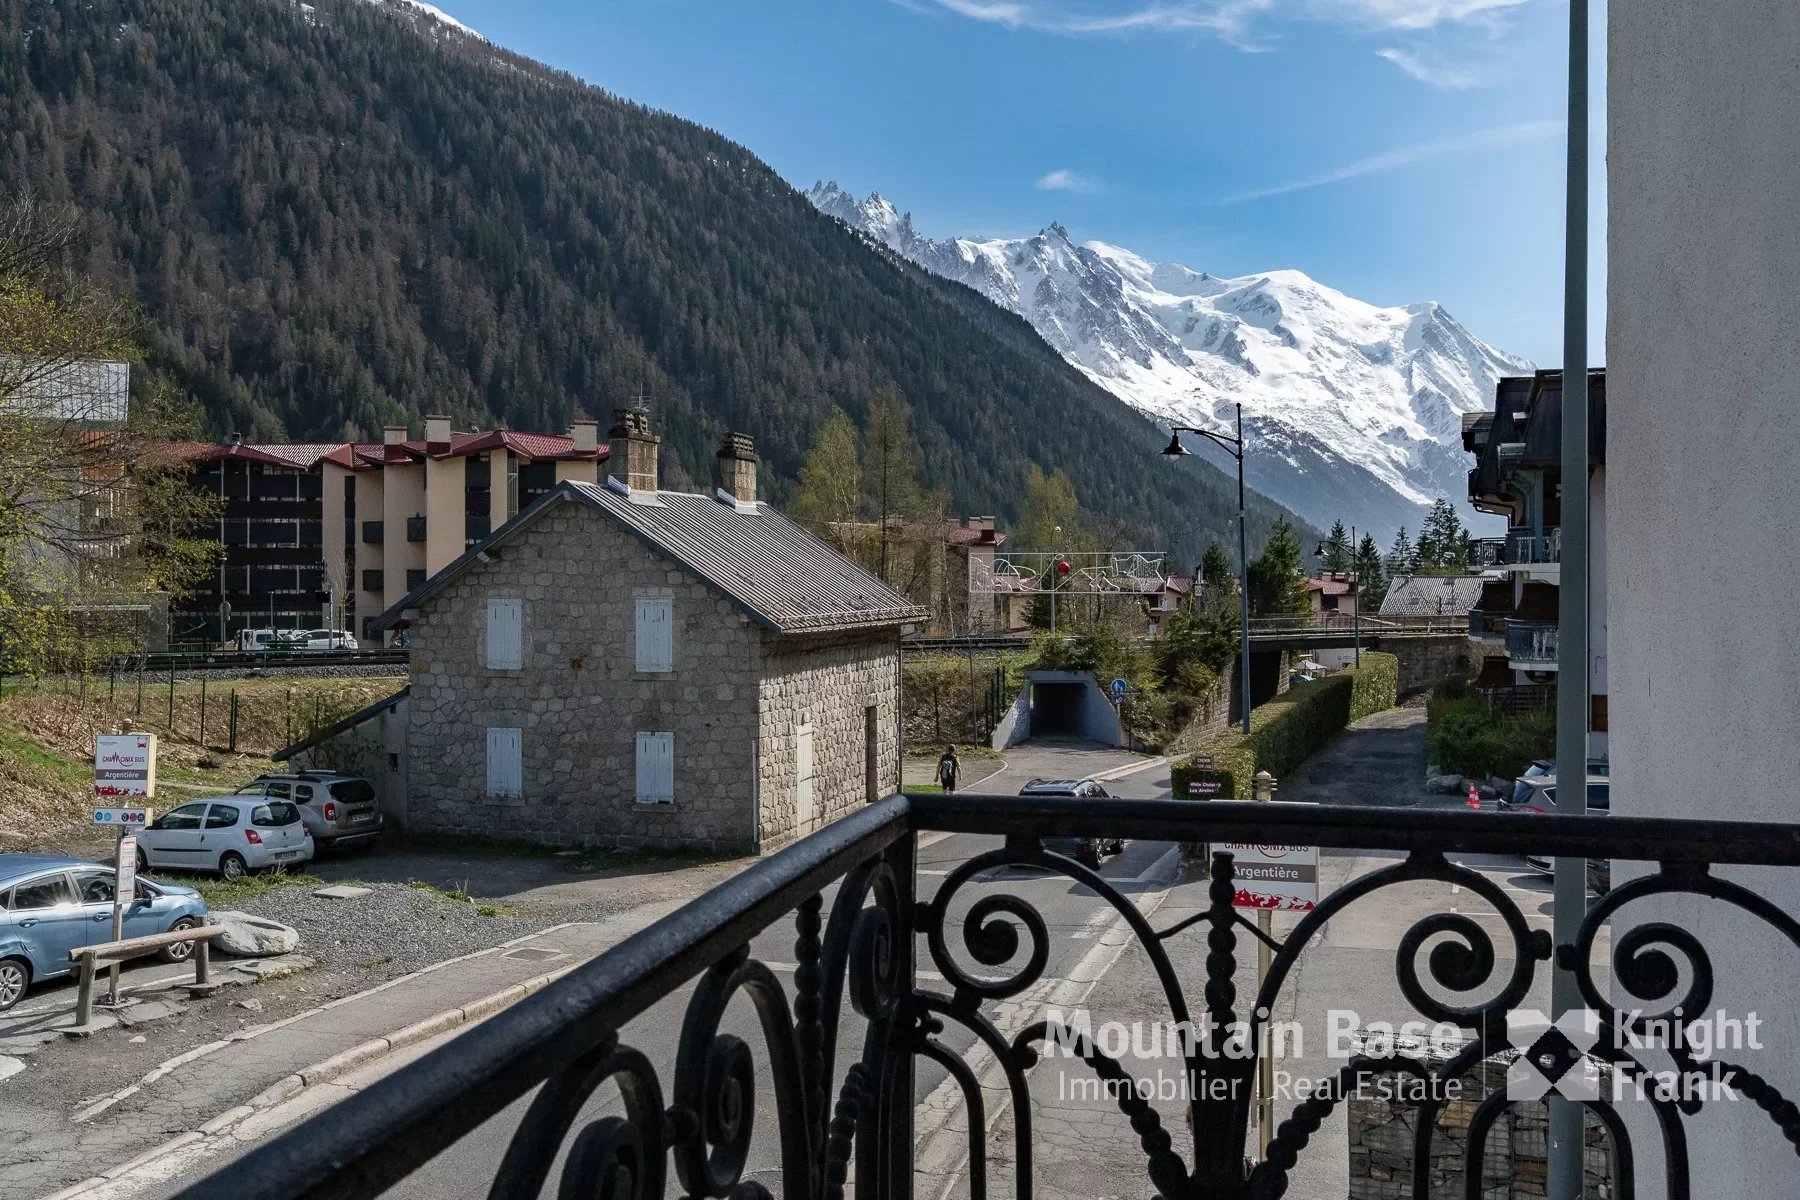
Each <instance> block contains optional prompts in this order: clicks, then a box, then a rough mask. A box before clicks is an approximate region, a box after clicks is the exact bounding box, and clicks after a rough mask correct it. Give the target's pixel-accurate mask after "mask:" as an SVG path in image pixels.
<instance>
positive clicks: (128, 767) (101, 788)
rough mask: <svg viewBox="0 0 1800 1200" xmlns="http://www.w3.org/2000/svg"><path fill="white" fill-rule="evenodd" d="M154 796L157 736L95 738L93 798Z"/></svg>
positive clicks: (135, 734) (124, 734)
mask: <svg viewBox="0 0 1800 1200" xmlns="http://www.w3.org/2000/svg"><path fill="white" fill-rule="evenodd" d="M171 669H173V668H171ZM155 794H156V735H154V734H149V733H103V734H101V735H100V736H99V737H97V738H95V739H94V795H96V796H108V797H111V796H117V797H120V798H122V799H134V798H139V797H145V796H154V795H155Z"/></svg>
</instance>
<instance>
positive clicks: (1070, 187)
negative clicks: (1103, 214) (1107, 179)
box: [1036, 167, 1099, 192]
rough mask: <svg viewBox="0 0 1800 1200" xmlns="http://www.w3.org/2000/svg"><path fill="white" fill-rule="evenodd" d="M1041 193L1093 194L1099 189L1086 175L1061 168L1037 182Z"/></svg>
mask: <svg viewBox="0 0 1800 1200" xmlns="http://www.w3.org/2000/svg"><path fill="white" fill-rule="evenodd" d="M1036 186H1037V189H1038V191H1040V192H1092V191H1096V190H1098V188H1099V184H1097V183H1096V182H1095V181H1094V180H1092V179H1089V178H1088V177H1087V176H1086V175H1078V174H1076V173H1075V172H1074V171H1071V170H1069V168H1067V167H1059V168H1058V169H1056V170H1054V171H1052V172H1050V173H1049V174H1048V175H1045V176H1044V177H1042V178H1041V179H1039V180H1038V181H1037V185H1036Z"/></svg>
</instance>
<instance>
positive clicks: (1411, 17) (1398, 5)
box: [1310, 0, 1527, 29]
mask: <svg viewBox="0 0 1800 1200" xmlns="http://www.w3.org/2000/svg"><path fill="white" fill-rule="evenodd" d="M1525 3H1527V0H1311V4H1310V7H1311V8H1312V10H1313V11H1314V12H1315V13H1316V14H1317V15H1318V16H1321V17H1324V18H1326V19H1328V20H1339V21H1344V22H1346V23H1349V24H1354V25H1364V26H1369V27H1373V28H1376V29H1434V28H1436V27H1437V26H1439V25H1444V24H1449V23H1452V22H1461V21H1475V20H1486V19H1488V18H1491V17H1492V16H1494V15H1497V14H1499V13H1502V12H1504V11H1505V10H1507V9H1509V8H1518V7H1519V6H1520V5H1522V4H1525Z"/></svg>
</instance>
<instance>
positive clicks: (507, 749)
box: [487, 729, 525, 796]
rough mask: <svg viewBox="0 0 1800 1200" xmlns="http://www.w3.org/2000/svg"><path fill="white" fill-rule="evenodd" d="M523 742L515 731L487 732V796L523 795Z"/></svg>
mask: <svg viewBox="0 0 1800 1200" xmlns="http://www.w3.org/2000/svg"><path fill="white" fill-rule="evenodd" d="M522 749H523V740H522V737H521V734H520V731H519V730H517V729H489V730H488V731H487V794H488V795H490V796H519V795H523V794H524V783H525V764H524V755H523V753H522Z"/></svg>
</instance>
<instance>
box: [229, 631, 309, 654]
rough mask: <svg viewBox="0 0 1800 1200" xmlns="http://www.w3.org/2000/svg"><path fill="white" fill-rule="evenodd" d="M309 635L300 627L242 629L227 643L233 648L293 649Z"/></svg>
mask: <svg viewBox="0 0 1800 1200" xmlns="http://www.w3.org/2000/svg"><path fill="white" fill-rule="evenodd" d="M307 636H308V635H307V634H306V633H305V632H303V631H301V630H298V629H240V630H238V631H237V633H236V634H235V635H233V636H232V639H231V640H230V641H229V642H227V643H225V644H226V646H227V647H229V648H230V649H233V650H292V649H294V648H296V647H298V646H301V645H303V644H304V639H305V638H306V637H307Z"/></svg>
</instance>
